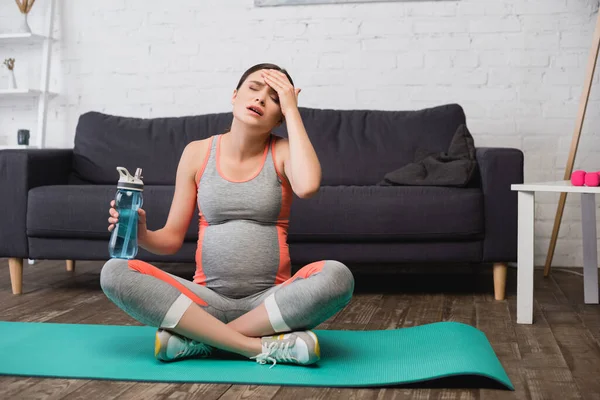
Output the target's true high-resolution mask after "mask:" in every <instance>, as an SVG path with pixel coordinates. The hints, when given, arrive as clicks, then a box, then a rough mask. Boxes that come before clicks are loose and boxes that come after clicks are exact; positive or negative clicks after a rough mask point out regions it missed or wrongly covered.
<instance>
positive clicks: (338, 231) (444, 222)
mask: <svg viewBox="0 0 600 400" xmlns="http://www.w3.org/2000/svg"><path fill="white" fill-rule="evenodd" d="M483 232H484V217H483V194H482V192H481V190H479V189H464V188H445V187H430V186H419V187H416V186H414V187H412V186H325V187H322V188H321V190H320V191H319V193H317V195H315V196H314V197H312V198H310V199H295V202H294V205H293V206H292V209H291V215H290V227H289V242H301V241H334V242H336V241H338V242H342V241H343V242H348V241H360V242H364V241H410V240H446V241H447V240H453V241H460V240H468V239H479V238H482V237H483Z"/></svg>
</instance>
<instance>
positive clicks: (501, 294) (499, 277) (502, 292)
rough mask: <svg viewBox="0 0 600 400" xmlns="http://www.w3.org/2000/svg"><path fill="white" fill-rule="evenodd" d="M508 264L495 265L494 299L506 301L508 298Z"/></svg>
mask: <svg viewBox="0 0 600 400" xmlns="http://www.w3.org/2000/svg"><path fill="white" fill-rule="evenodd" d="M506 269H507V265H506V263H495V264H494V297H495V298H496V300H504V298H505V296H506Z"/></svg>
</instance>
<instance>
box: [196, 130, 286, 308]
mask: <svg viewBox="0 0 600 400" xmlns="http://www.w3.org/2000/svg"><path fill="white" fill-rule="evenodd" d="M222 138H223V135H222V134H221V135H216V136H212V137H211V143H210V146H209V148H210V150H209V154H208V157H207V158H206V159H205V163H204V166H203V167H202V168H201V170H200V171H199V172H198V176H197V189H198V191H197V199H198V209H199V216H200V226H199V235H198V248H197V250H196V273H195V274H194V282H196V283H198V284H200V285H204V286H206V287H208V288H210V289H213V290H215V291H216V292H218V293H220V294H222V295H224V296H227V297H231V298H242V297H246V296H250V295H252V294H255V293H257V292H259V291H262V290H265V289H268V288H270V287H272V286H273V285H277V284H280V283H282V282H284V281H285V280H286V279H289V278H290V275H291V264H290V258H289V250H288V244H287V229H288V223H289V210H290V206H291V202H292V197H293V196H292V190H291V187H290V185H289V183H288V182H287V180H286V179H285V178H284V177H283V176H282V175H281V174H280V173H279V171H277V169H276V167H275V155H274V144H275V141H276V139H277V137H276V136H274V135H271V136H270V138H269V141H268V144H267V146H266V147H265V150H264V152H263V158H262V163H261V166H260V167H259V169H258V171H256V173H255V174H254V175H253V176H251V177H250V178H248V179H247V180H244V181H235V180H232V179H230V178H228V177H226V176H225V175H224V174H223V172H222V171H221V169H220V164H219V154H220V147H221V139H222Z"/></svg>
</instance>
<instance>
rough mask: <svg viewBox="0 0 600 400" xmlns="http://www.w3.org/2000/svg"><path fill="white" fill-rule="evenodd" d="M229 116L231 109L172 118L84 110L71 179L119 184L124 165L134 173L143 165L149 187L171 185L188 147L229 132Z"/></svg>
mask: <svg viewBox="0 0 600 400" xmlns="http://www.w3.org/2000/svg"><path fill="white" fill-rule="evenodd" d="M231 118H232V117H231V113H223V114H207V115H199V116H189V117H187V116H186V117H170V118H132V117H120V116H114V115H108V114H103V113H99V112H88V113H85V114H82V115H81V116H80V117H79V121H78V123H77V128H76V132H75V146H74V148H73V173H72V176H71V182H74V183H84V184H85V183H96V184H112V185H116V183H117V181H118V180H119V173H118V172H117V169H116V168H117V166H122V167H125V168H127V169H128V170H129V172H130V173H131V174H132V175H133V173H134V172H135V170H136V168H142V170H143V173H142V175H143V176H144V183H145V184H146V185H173V184H175V175H176V172H177V165H178V163H179V158H180V157H181V154H182V153H183V149H184V148H185V146H186V145H187V144H188V143H190V142H192V141H194V140H199V139H205V138H207V137H209V136H211V135H214V134H217V133H223V132H226V131H227V129H228V127H229V126H230V125H231Z"/></svg>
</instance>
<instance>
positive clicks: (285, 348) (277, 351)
mask: <svg viewBox="0 0 600 400" xmlns="http://www.w3.org/2000/svg"><path fill="white" fill-rule="evenodd" d="M290 345H291V343H290V342H271V343H269V344H267V345H266V350H265V351H263V352H262V353H260V354H258V355H256V356H254V357H250V358H255V359H256V362H257V363H259V364H266V363H267V362H269V361H270V362H272V363H273V365H271V366H270V367H269V369H271V368H273V367H274V366H275V364H277V360H279V361H296V362H297V361H298V359H297V358H296V357H294V356H293V354H292V349H290Z"/></svg>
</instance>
